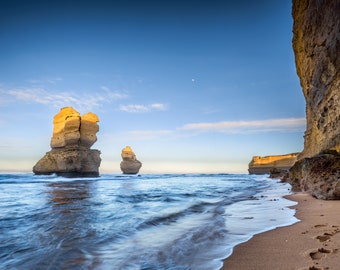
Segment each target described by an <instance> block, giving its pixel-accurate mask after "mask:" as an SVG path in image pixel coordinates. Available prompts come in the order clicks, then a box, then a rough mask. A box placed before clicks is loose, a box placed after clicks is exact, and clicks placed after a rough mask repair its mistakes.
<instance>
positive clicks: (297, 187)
mask: <svg viewBox="0 0 340 270" xmlns="http://www.w3.org/2000/svg"><path fill="white" fill-rule="evenodd" d="M289 183H290V184H291V185H292V189H293V191H305V192H308V193H310V194H311V195H312V196H314V197H316V198H318V199H324V200H339V199H340V154H339V153H338V152H337V151H334V150H333V151H324V152H323V153H321V154H319V155H316V156H314V157H311V158H303V159H301V160H299V161H297V162H296V163H295V164H294V166H293V167H292V168H291V169H290V171H289Z"/></svg>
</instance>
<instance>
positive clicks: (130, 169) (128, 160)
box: [120, 146, 142, 174]
mask: <svg viewBox="0 0 340 270" xmlns="http://www.w3.org/2000/svg"><path fill="white" fill-rule="evenodd" d="M122 159H123V161H122V162H121V163H120V169H121V170H122V172H123V173H124V174H137V173H138V172H139V169H140V168H141V167H142V163H141V162H140V161H139V160H137V159H136V155H135V153H134V152H133V151H132V149H131V147H130V146H126V147H125V148H123V149H122Z"/></svg>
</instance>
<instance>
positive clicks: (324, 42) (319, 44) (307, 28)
mask: <svg viewBox="0 0 340 270" xmlns="http://www.w3.org/2000/svg"><path fill="white" fill-rule="evenodd" d="M292 15H293V19H294V26H293V33H294V36H293V48H294V53H295V63H296V70H297V74H298V76H299V78H300V84H301V86H302V90H303V93H304V96H305V99H306V117H307V129H306V132H305V146H304V150H303V152H302V156H301V157H311V156H314V155H316V154H318V153H319V152H321V151H322V150H325V149H336V150H337V151H338V152H339V151H340V124H339V123H340V106H339V104H340V90H339V89H340V80H339V78H340V57H339V52H340V2H339V1H335V0H318V1H317V0H293V11H292Z"/></svg>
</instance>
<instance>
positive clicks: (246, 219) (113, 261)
mask: <svg viewBox="0 0 340 270" xmlns="http://www.w3.org/2000/svg"><path fill="white" fill-rule="evenodd" d="M289 193H290V185H289V184H287V183H280V182H279V181H278V180H275V179H269V178H268V177H267V175H261V176H258V175H248V174H145V175H144V174H142V175H133V176H131V175H121V174H102V175H101V176H100V177H98V178H72V179H70V178H63V177H57V176H55V175H51V176H35V175H33V174H30V173H6V174H5V173H3V174H0V269H11V270H12V269H25V270H27V269H34V270H35V269H51V270H52V269H105V270H106V269H109V270H111V269H112V270H120V269H122V270H126V269H127V270H129V269H144V270H146V269H148V270H152V269H155V270H156V269H157V270H160V269H169V270H184V269H186V270H189V269H193V270H200V269H202V270H214V269H220V268H221V267H222V264H223V259H225V258H226V257H228V256H229V255H230V254H231V253H232V250H233V247H235V245H237V244H239V243H242V242H245V241H247V240H249V239H250V238H251V237H252V236H253V235H254V234H257V233H260V232H264V231H266V230H270V229H273V228H276V227H280V226H286V225H290V224H293V223H295V222H297V221H298V220H297V219H296V218H295V217H294V213H295V211H294V210H292V209H289V208H288V207H289V206H292V205H294V204H295V203H294V202H292V201H289V200H286V199H284V198H283V197H282V196H284V195H287V194H289Z"/></svg>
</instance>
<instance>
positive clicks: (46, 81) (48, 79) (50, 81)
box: [27, 77, 63, 84]
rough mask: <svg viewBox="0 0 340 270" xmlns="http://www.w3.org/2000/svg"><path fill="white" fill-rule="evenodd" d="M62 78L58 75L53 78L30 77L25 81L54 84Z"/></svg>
mask: <svg viewBox="0 0 340 270" xmlns="http://www.w3.org/2000/svg"><path fill="white" fill-rule="evenodd" d="M62 80H63V78H60V77H55V78H47V79H30V80H28V81H27V82H29V83H31V84H46V83H49V84H56V83H58V82H60V81H62Z"/></svg>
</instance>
